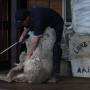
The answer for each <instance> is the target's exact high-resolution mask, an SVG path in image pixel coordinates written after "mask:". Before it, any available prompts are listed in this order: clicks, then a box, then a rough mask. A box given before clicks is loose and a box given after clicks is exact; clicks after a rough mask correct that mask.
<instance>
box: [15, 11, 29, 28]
mask: <svg viewBox="0 0 90 90" xmlns="http://www.w3.org/2000/svg"><path fill="white" fill-rule="evenodd" d="M29 24H30V11H28V10H18V11H17V12H16V27H17V28H20V27H28V26H29Z"/></svg>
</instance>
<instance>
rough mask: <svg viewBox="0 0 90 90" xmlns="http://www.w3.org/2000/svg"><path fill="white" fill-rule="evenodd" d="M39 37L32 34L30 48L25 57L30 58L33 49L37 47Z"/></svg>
mask: <svg viewBox="0 0 90 90" xmlns="http://www.w3.org/2000/svg"><path fill="white" fill-rule="evenodd" d="M39 39H40V37H38V36H34V37H33V38H32V40H31V49H30V51H28V52H27V57H28V58H30V57H31V56H32V54H33V52H34V50H35V49H36V48H37V45H38V43H39Z"/></svg>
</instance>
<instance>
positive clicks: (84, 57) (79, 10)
mask: <svg viewBox="0 0 90 90" xmlns="http://www.w3.org/2000/svg"><path fill="white" fill-rule="evenodd" d="M71 11H72V27H73V31H74V32H75V33H74V34H73V35H71V37H70V40H69V52H70V53H69V60H70V61H71V65H72V74H73V76H77V77H90V0H71Z"/></svg>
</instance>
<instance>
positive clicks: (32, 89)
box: [0, 77, 90, 90]
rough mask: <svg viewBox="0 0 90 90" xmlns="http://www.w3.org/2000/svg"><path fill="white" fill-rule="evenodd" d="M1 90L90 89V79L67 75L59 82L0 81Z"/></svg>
mask: <svg viewBox="0 0 90 90" xmlns="http://www.w3.org/2000/svg"><path fill="white" fill-rule="evenodd" d="M0 90H90V79H88V78H87V79H86V78H69V77H68V78H66V77H65V78H62V79H61V81H60V82H59V83H57V84H27V83H15V82H13V83H6V82H3V81H0Z"/></svg>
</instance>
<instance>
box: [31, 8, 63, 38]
mask: <svg viewBox="0 0 90 90" xmlns="http://www.w3.org/2000/svg"><path fill="white" fill-rule="evenodd" d="M30 15H31V27H32V29H33V31H34V35H36V36H38V35H41V34H43V32H44V30H45V28H46V27H48V26H50V27H53V28H54V27H55V26H56V25H57V24H58V22H60V23H63V19H62V17H61V16H60V15H59V14H58V13H57V12H55V11H54V10H52V9H50V8H42V7H34V8H31V11H30Z"/></svg>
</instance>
